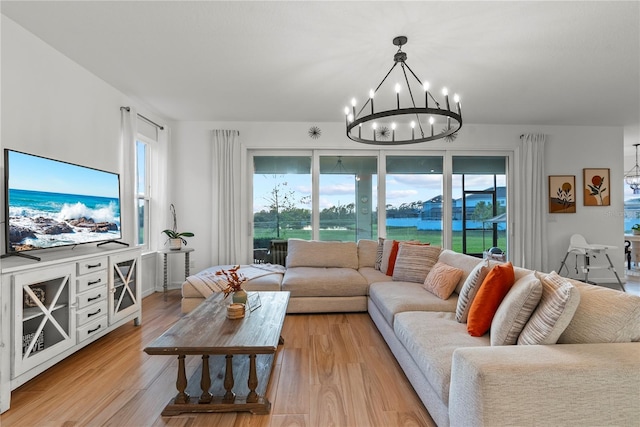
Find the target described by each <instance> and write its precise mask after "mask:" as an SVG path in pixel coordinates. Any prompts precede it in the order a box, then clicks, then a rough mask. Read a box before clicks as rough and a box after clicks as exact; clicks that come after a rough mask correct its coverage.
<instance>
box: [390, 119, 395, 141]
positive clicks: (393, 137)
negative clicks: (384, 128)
mask: <svg viewBox="0 0 640 427" xmlns="http://www.w3.org/2000/svg"><path fill="white" fill-rule="evenodd" d="M391 140H392V141H395V140H396V124H395V122H394V123H391Z"/></svg>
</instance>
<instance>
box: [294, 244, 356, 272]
mask: <svg viewBox="0 0 640 427" xmlns="http://www.w3.org/2000/svg"><path fill="white" fill-rule="evenodd" d="M287 251H288V252H287V268H290V267H343V268H352V269H354V270H357V269H358V245H357V244H356V242H322V241H319V240H302V239H289V244H288V249H287Z"/></svg>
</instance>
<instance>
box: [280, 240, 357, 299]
mask: <svg viewBox="0 0 640 427" xmlns="http://www.w3.org/2000/svg"><path fill="white" fill-rule="evenodd" d="M354 244H355V243H354ZM368 287H369V284H368V283H367V281H366V280H365V278H364V277H363V276H362V275H361V274H360V273H358V270H353V269H351V268H321V267H292V268H287V272H286V273H285V274H284V278H283V279H282V290H283V291H289V292H291V298H295V297H350V296H366V295H367V290H368Z"/></svg>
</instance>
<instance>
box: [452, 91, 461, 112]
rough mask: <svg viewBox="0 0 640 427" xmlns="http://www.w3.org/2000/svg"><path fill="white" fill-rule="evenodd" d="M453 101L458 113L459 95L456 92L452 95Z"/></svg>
mask: <svg viewBox="0 0 640 427" xmlns="http://www.w3.org/2000/svg"><path fill="white" fill-rule="evenodd" d="M453 102H455V103H456V110H457V111H458V114H460V96H459V95H458V94H457V93H455V94H454V95H453Z"/></svg>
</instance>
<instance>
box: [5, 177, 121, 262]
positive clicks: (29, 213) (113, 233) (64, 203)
mask: <svg viewBox="0 0 640 427" xmlns="http://www.w3.org/2000/svg"><path fill="white" fill-rule="evenodd" d="M9 230H10V240H11V245H12V248H13V249H14V250H28V249H40V248H49V247H54V246H61V245H74V244H79V243H88V242H96V241H104V240H114V239H119V238H120V237H121V233H120V203H119V200H118V198H111V197H100V196H87V195H77V194H63V193H51V192H44V191H31V190H18V189H9Z"/></svg>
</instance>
